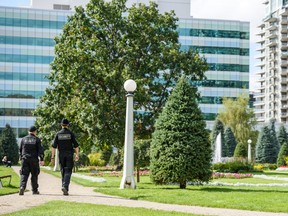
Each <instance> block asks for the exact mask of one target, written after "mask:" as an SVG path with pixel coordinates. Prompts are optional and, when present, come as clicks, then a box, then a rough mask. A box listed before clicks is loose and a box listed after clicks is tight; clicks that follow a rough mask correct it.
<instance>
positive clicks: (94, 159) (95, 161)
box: [88, 152, 105, 166]
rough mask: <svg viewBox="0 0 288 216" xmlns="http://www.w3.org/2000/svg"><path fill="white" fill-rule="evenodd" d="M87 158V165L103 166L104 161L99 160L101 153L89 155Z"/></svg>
mask: <svg viewBox="0 0 288 216" xmlns="http://www.w3.org/2000/svg"><path fill="white" fill-rule="evenodd" d="M88 158H89V165H91V166H104V165H105V161H104V160H101V153H99V152H96V153H91V154H89V155H88Z"/></svg>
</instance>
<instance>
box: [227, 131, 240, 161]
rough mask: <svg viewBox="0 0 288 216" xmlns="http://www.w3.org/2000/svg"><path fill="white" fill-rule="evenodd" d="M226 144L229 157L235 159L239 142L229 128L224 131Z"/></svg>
mask: <svg viewBox="0 0 288 216" xmlns="http://www.w3.org/2000/svg"><path fill="white" fill-rule="evenodd" d="M224 142H225V145H224V146H226V147H227V157H233V155H234V151H235V148H236V145H237V142H236V139H235V136H234V134H233V132H232V129H231V128H230V127H227V128H226V129H225V131H224Z"/></svg>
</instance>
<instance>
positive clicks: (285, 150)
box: [277, 143, 288, 167]
mask: <svg viewBox="0 0 288 216" xmlns="http://www.w3.org/2000/svg"><path fill="white" fill-rule="evenodd" d="M286 157H288V145H287V143H283V145H282V146H281V148H280V151H279V154H278V158H277V166H278V167H279V166H286V165H288V164H286V160H285V158H286Z"/></svg>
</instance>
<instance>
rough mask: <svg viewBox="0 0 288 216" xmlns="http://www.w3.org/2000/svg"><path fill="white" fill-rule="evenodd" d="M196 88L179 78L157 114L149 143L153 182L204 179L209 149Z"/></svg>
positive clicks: (182, 184) (208, 173) (208, 170)
mask: <svg viewBox="0 0 288 216" xmlns="http://www.w3.org/2000/svg"><path fill="white" fill-rule="evenodd" d="M196 98H197V89H195V88H193V87H192V86H190V84H189V82H188V80H187V78H186V77H184V76H183V77H182V78H181V79H180V80H179V82H178V83H177V85H176V87H175V89H174V90H173V91H172V93H171V95H170V96H169V99H168V101H167V103H166V105H165V108H164V109H163V112H162V113H161V114H160V116H159V118H158V120H157V122H156V129H155V132H154V133H153V136H152V143H151V148H150V152H151V162H150V171H151V179H152V181H153V182H154V183H156V184H166V183H178V184H179V185H180V188H186V182H187V181H199V182H207V181H209V179H210V177H211V173H212V170H211V158H212V155H211V154H212V150H211V145H210V143H209V134H208V133H207V131H206V130H205V121H204V119H203V115H202V113H201V110H200V109H199V107H198V104H197V101H196Z"/></svg>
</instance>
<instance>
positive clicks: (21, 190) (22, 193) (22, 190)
mask: <svg viewBox="0 0 288 216" xmlns="http://www.w3.org/2000/svg"><path fill="white" fill-rule="evenodd" d="M24 191H25V189H24V188H23V187H20V191H19V195H20V196H22V195H24Z"/></svg>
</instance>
